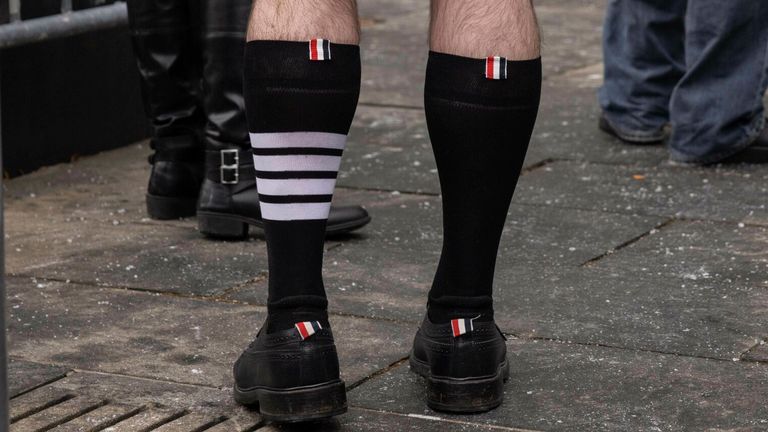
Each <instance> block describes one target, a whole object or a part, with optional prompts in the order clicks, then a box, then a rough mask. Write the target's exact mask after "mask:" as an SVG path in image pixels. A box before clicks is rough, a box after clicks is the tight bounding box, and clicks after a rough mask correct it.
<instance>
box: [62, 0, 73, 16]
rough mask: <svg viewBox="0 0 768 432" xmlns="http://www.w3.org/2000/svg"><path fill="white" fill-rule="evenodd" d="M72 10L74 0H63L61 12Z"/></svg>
mask: <svg viewBox="0 0 768 432" xmlns="http://www.w3.org/2000/svg"><path fill="white" fill-rule="evenodd" d="M69 12H72V0H61V13H69Z"/></svg>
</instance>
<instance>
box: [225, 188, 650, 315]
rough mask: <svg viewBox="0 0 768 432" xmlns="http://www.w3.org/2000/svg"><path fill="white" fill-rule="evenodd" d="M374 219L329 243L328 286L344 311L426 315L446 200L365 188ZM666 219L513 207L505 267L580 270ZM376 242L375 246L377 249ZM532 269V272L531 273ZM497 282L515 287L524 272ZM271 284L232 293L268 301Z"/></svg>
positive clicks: (506, 236) (362, 196)
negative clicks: (442, 206) (356, 231)
mask: <svg viewBox="0 0 768 432" xmlns="http://www.w3.org/2000/svg"><path fill="white" fill-rule="evenodd" d="M356 196H358V197H359V199H360V201H362V202H367V203H370V204H369V206H368V210H369V211H370V212H371V215H372V216H373V222H371V224H370V225H369V226H368V227H366V228H365V229H364V230H362V231H361V234H360V235H359V237H356V238H349V239H347V240H346V241H344V242H341V243H339V244H338V245H336V246H335V247H333V248H330V249H329V251H328V252H327V253H326V259H325V282H326V289H327V291H328V293H329V297H330V299H331V304H332V307H333V308H336V310H338V311H340V312H343V313H350V314H356V315H366V316H373V317H380V318H388V319H389V318H395V319H401V320H408V321H415V322H417V321H418V320H420V318H421V316H422V314H423V311H424V302H425V299H426V293H427V291H428V289H429V286H430V285H431V283H432V277H433V275H434V271H435V268H436V266H437V262H438V260H439V255H440V248H441V244H442V229H441V222H440V218H441V209H440V201H439V199H438V198H436V197H425V196H420V195H409V194H392V193H374V192H362V191H361V192H359V193H358V194H357V195H356ZM662 221H663V219H661V218H656V217H634V216H626V215H612V214H606V213H599V212H586V211H572V210H563V209H550V208H545V207H531V206H518V205H513V206H512V207H511V209H510V212H509V216H508V219H507V224H506V226H505V233H504V236H503V238H502V241H501V246H500V255H499V258H498V264H497V266H498V268H505V267H514V268H516V269H518V268H521V267H523V265H522V264H521V263H525V264H527V265H528V266H530V267H532V268H534V269H537V270H536V271H539V270H540V269H541V268H542V267H555V268H559V267H569V266H570V267H576V266H578V265H580V264H582V263H584V262H586V261H588V260H590V259H592V258H594V257H597V256H600V255H602V254H604V253H606V252H608V251H610V250H612V249H613V248H614V247H616V246H618V245H620V244H622V243H624V242H626V241H628V240H630V239H632V238H635V237H637V236H640V235H642V234H643V233H645V232H648V231H650V230H651V229H652V228H653V227H655V226H657V225H658V224H660V223H661V222H662ZM372 246H373V247H372ZM530 273H531V272H529V271H525V272H524V274H525V275H528V274H530ZM507 276H508V277H509V279H497V286H498V287H504V286H506V285H508V284H515V283H516V282H515V281H516V278H517V275H515V274H507ZM263 285H264V281H258V282H257V284H255V286H252V285H249V284H247V285H244V286H243V288H242V289H238V290H234V291H233V292H232V293H230V294H229V295H228V297H229V298H233V299H237V300H243V301H247V302H250V303H255V304H264V303H265V301H266V298H265V295H266V290H265V289H264V288H263Z"/></svg>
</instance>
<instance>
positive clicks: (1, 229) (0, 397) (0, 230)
mask: <svg viewBox="0 0 768 432" xmlns="http://www.w3.org/2000/svg"><path fill="white" fill-rule="evenodd" d="M0 74H1V72H0ZM2 130H3V129H2V107H0V173H2V166H3V134H2ZM0 178H2V176H0ZM0 325H2V326H3V331H2V332H0V430H3V431H7V430H8V396H9V395H10V391H9V390H8V352H7V350H6V344H5V342H6V334H5V333H6V327H5V225H4V217H3V187H2V185H0Z"/></svg>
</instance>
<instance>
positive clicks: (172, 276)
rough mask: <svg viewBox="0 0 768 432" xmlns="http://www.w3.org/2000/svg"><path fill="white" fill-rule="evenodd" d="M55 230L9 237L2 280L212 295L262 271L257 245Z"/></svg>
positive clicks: (165, 231) (128, 231) (148, 229)
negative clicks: (53, 281) (11, 277)
mask: <svg viewBox="0 0 768 432" xmlns="http://www.w3.org/2000/svg"><path fill="white" fill-rule="evenodd" d="M14 223H18V222H14ZM14 223H10V224H9V225H11V226H12V225H13V224H14ZM58 228H59V229H56V230H55V231H48V232H44V233H40V232H31V233H25V234H19V235H14V232H13V231H11V236H10V238H9V239H8V242H7V248H8V251H9V252H8V271H9V273H11V274H20V275H29V276H37V277H44V278H52V279H57V280H62V281H66V280H71V281H77V282H84V283H93V284H99V285H107V286H120V287H134V288H137V289H144V290H153V291H169V292H179V293H193V294H198V295H212V294H215V293H219V292H223V291H225V290H226V289H228V288H231V287H233V286H236V285H238V284H241V283H244V282H247V281H251V280H253V279H255V278H258V277H260V276H262V272H263V271H264V270H266V268H267V256H266V246H265V244H264V242H263V241H259V240H255V241H245V242H215V241H209V240H206V239H205V238H203V237H202V236H201V235H200V234H199V233H198V232H197V231H196V230H192V229H188V228H183V227H174V226H169V227H163V226H160V225H141V224H132V225H120V226H112V225H111V224H98V223H82V224H80V223H72V224H69V225H63V226H62V225H59V226H58ZM11 230H15V228H11Z"/></svg>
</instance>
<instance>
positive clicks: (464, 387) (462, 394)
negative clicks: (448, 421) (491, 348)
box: [427, 365, 508, 413]
mask: <svg viewBox="0 0 768 432" xmlns="http://www.w3.org/2000/svg"><path fill="white" fill-rule="evenodd" d="M505 368H508V366H506V365H505ZM506 373H507V372H506V369H504V368H502V369H499V372H498V373H497V374H496V376H493V377H489V378H478V379H462V380H460V379H450V378H445V379H441V378H433V377H428V378H427V405H428V406H429V407H430V408H432V409H433V410H435V411H445V412H455V413H477V412H485V411H490V410H492V409H494V408H496V407H498V406H499V405H501V402H502V401H503V400H504V381H505V376H506Z"/></svg>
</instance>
